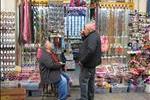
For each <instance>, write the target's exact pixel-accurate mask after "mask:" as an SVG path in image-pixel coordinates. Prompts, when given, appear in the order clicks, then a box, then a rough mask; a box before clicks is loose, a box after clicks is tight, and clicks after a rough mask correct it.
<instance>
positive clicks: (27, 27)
mask: <svg viewBox="0 0 150 100" xmlns="http://www.w3.org/2000/svg"><path fill="white" fill-rule="evenodd" d="M24 4H25V5H24V26H23V41H24V42H25V43H30V41H31V24H30V13H29V12H30V11H29V2H28V1H27V0H24Z"/></svg>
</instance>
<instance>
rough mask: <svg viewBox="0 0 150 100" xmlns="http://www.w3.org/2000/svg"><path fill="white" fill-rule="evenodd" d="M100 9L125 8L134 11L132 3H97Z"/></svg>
mask: <svg viewBox="0 0 150 100" xmlns="http://www.w3.org/2000/svg"><path fill="white" fill-rule="evenodd" d="M99 6H100V7H101V8H127V9H131V10H133V9H134V3H133V2H99Z"/></svg>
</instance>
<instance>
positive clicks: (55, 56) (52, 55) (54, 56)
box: [50, 51, 60, 64]
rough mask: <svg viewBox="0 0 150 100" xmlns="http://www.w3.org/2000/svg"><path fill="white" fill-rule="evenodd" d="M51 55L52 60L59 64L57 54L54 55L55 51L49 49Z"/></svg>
mask: <svg viewBox="0 0 150 100" xmlns="http://www.w3.org/2000/svg"><path fill="white" fill-rule="evenodd" d="M50 55H51V57H52V60H53V61H54V62H55V63H57V64H60V63H59V62H60V60H59V59H58V56H57V55H56V53H54V52H53V51H51V53H50Z"/></svg>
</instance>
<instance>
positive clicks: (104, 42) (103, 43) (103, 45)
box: [101, 36, 109, 52]
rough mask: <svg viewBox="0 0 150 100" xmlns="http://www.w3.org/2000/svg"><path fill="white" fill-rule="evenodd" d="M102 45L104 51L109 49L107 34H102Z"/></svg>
mask: <svg viewBox="0 0 150 100" xmlns="http://www.w3.org/2000/svg"><path fill="white" fill-rule="evenodd" d="M101 45H102V46H101V49H102V52H107V51H108V49H109V41H108V37H107V36H101Z"/></svg>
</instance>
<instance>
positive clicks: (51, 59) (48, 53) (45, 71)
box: [37, 40, 68, 100]
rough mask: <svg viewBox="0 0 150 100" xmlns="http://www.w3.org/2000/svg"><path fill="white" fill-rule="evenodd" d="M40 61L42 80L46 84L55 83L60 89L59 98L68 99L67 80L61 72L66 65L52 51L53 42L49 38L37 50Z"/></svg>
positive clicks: (61, 99)
mask: <svg viewBox="0 0 150 100" xmlns="http://www.w3.org/2000/svg"><path fill="white" fill-rule="evenodd" d="M37 58H38V61H39V64H40V65H39V66H40V67H39V68H40V75H41V82H42V83H46V84H51V83H54V84H55V85H56V86H57V89H58V99H59V100H66V99H67V95H68V89H67V80H66V78H65V77H64V76H63V75H62V74H61V69H62V67H64V65H63V64H61V63H60V62H59V61H58V59H57V56H56V55H55V54H54V53H53V51H52V43H51V42H50V41H49V40H45V41H44V47H43V48H39V49H38V52H37Z"/></svg>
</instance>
